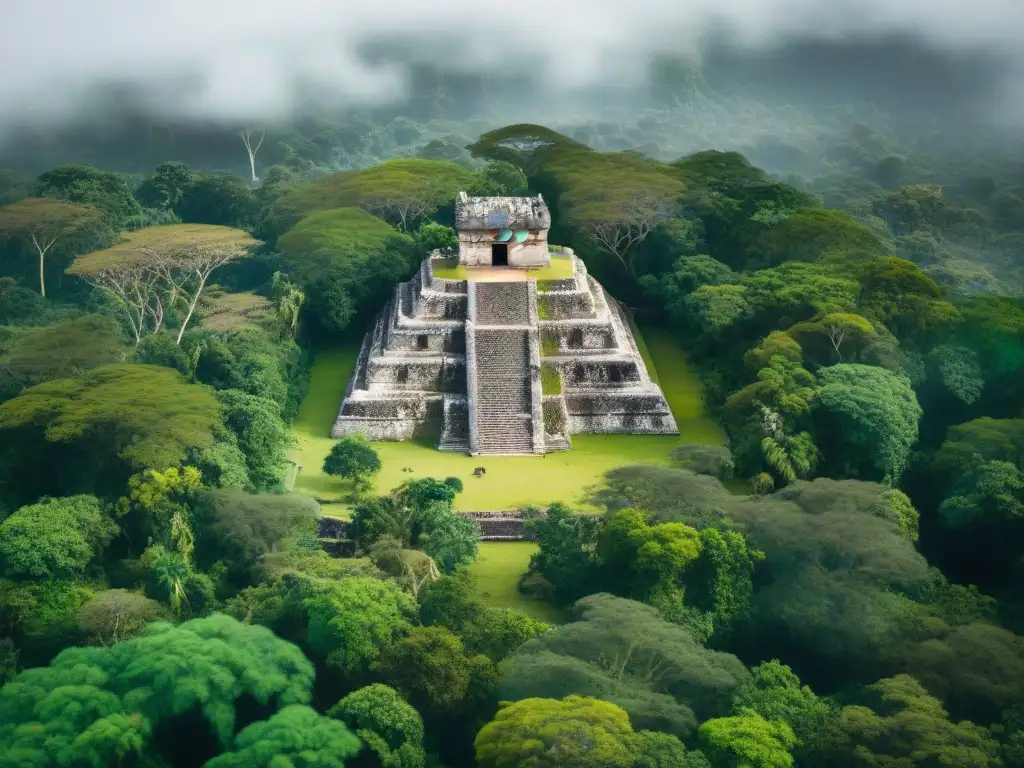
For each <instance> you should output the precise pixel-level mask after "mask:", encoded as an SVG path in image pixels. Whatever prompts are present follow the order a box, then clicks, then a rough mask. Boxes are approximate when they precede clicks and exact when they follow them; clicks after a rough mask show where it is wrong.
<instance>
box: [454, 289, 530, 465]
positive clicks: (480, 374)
mask: <svg viewBox="0 0 1024 768" xmlns="http://www.w3.org/2000/svg"><path fill="white" fill-rule="evenodd" d="M529 288H530V286H529V284H528V283H526V282H516V283H476V282H474V283H471V284H470V289H469V290H470V292H471V293H472V296H471V298H470V301H469V316H470V317H469V322H468V323H467V341H468V342H470V344H469V345H468V346H472V352H471V353H470V354H471V356H472V358H473V361H474V369H475V382H473V383H471V385H470V390H471V391H470V408H469V417H470V450H471V451H472V452H473V453H474V454H497V455H509V454H524V453H540V452H543V446H538V445H535V430H534V408H533V392H532V390H533V385H532V378H533V377H532V373H531V370H530V360H531V350H530V341H531V338H530V337H531V333H532V334H533V335H534V336H536V329H535V328H532V327H531V323H530V320H531V312H530V293H529ZM470 335H471V336H472V339H471V340H470V339H469V338H468V337H469V336H470Z"/></svg>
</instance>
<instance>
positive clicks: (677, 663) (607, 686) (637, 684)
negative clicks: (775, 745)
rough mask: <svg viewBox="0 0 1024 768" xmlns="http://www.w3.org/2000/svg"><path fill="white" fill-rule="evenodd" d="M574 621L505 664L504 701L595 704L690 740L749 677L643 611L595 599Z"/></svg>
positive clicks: (579, 607)
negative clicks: (593, 700)
mask: <svg viewBox="0 0 1024 768" xmlns="http://www.w3.org/2000/svg"><path fill="white" fill-rule="evenodd" d="M575 614H576V616H577V620H576V621H574V622H572V623H570V624H565V625H562V626H560V627H556V628H554V629H552V630H551V631H549V632H547V633H545V634H544V635H541V636H540V637H538V638H536V639H534V640H530V641H529V642H527V643H526V644H524V645H522V646H521V647H520V648H519V649H518V650H516V651H515V652H513V653H512V654H511V655H510V656H508V657H507V658H506V659H505V660H504V661H503V662H502V666H501V669H502V672H503V675H504V683H503V686H502V691H501V698H502V700H517V699H523V698H528V697H530V696H545V697H551V698H561V697H562V696H566V695H569V694H571V693H576V694H579V695H584V696H596V697H600V698H603V699H605V700H607V701H610V702H612V703H614V704H617V705H618V706H620V707H622V708H623V709H625V710H626V711H627V712H628V713H629V717H630V721H631V722H632V723H633V724H634V725H635V726H636V727H637V728H644V729H651V730H658V731H664V732H667V733H672V734H675V735H677V736H679V737H680V738H685V737H686V736H687V735H689V734H690V733H691V732H692V730H693V729H694V727H695V725H696V718H697V717H700V718H705V717H709V716H714V715H716V714H722V713H724V712H725V711H727V709H728V706H729V702H730V700H731V698H732V695H733V693H734V691H735V690H736V688H737V687H738V686H739V685H741V684H742V683H743V682H744V681H745V679H746V677H747V672H746V669H745V668H744V666H743V664H742V663H741V662H740V661H739V659H737V658H736V657H735V656H732V655H731V654H727V653H720V652H716V651H711V650H708V649H706V648H704V647H702V646H701V645H700V644H699V643H698V642H696V641H695V640H694V639H693V637H692V636H691V635H690V633H689V632H688V631H687V630H685V629H684V628H682V627H679V626H677V625H675V624H671V623H669V622H667V621H664V620H662V619H661V617H660V616H659V615H658V612H657V611H656V610H655V609H654V608H651V607H649V606H646V605H643V604H641V603H637V602H633V601H631V600H623V599H622V598H618V597H612V596H611V595H606V594H597V595H590V596H589V597H586V598H584V599H582V600H580V601H579V602H578V603H577V604H576V607H575ZM695 713H696V715H695Z"/></svg>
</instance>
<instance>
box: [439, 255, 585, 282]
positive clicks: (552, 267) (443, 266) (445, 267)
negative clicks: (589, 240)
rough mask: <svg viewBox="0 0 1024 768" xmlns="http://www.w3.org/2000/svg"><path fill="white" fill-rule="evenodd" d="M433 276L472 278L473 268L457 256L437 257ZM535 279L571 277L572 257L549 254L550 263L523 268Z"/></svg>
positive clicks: (442, 278) (449, 278) (441, 277)
mask: <svg viewBox="0 0 1024 768" xmlns="http://www.w3.org/2000/svg"><path fill="white" fill-rule="evenodd" d="M430 266H431V269H432V270H433V272H434V277H436V278H438V279H440V280H472V279H473V270H472V268H470V267H464V266H462V265H461V264H459V259H458V257H453V258H450V259H438V260H436V261H434V262H433V264H431V265H430ZM523 271H524V272H526V274H527V275H529V276H530V277H535V278H537V280H562V279H565V278H567V277H572V274H573V269H572V259H569V258H567V257H565V256H556V255H555V254H552V255H551V263H550V264H549V265H548V266H546V267H530V268H528V269H525V270H523Z"/></svg>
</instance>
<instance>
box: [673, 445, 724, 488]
mask: <svg viewBox="0 0 1024 768" xmlns="http://www.w3.org/2000/svg"><path fill="white" fill-rule="evenodd" d="M672 460H673V461H674V462H676V463H677V464H678V465H679V466H680V467H682V468H683V469H688V470H690V471H691V472H696V473H697V474H699V475H710V476H711V477H717V478H719V479H720V480H730V479H732V473H733V469H734V464H733V460H732V451H730V450H729V449H728V448H727V447H726V446H724V445H695V444H694V445H691V444H683V445H680V446H678V447H677V448H675V449H673V450H672Z"/></svg>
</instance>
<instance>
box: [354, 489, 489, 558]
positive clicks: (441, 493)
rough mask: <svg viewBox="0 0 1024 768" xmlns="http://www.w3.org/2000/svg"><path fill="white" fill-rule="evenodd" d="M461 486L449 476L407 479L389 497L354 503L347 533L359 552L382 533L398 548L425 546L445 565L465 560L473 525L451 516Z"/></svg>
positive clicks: (472, 547) (471, 551)
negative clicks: (349, 533)
mask: <svg viewBox="0 0 1024 768" xmlns="http://www.w3.org/2000/svg"><path fill="white" fill-rule="evenodd" d="M461 490H462V484H461V481H460V480H459V479H458V478H454V477H450V478H447V479H445V480H444V481H441V480H438V479H436V478H433V477H425V478H421V479H419V480H407V481H406V482H404V483H402V484H401V485H400V486H398V487H397V488H395V489H394V490H393V491H392V492H391V494H390V495H389V496H381V497H378V498H375V499H366V500H364V501H362V502H360V503H359V504H358V505H356V508H355V512H354V514H353V516H352V533H351V537H352V539H353V540H354V541H355V542H356V544H357V545H358V546H359V547H360V548H362V549H364V550H366V549H369V547H371V546H372V545H373V543H374V542H376V541H378V540H380V539H382V538H384V537H390V538H393V539H396V540H397V541H398V542H399V543H400V544H401V545H402V546H407V547H408V546H411V547H424V548H429V549H430V551H433V552H435V553H436V554H438V555H439V556H441V557H443V558H444V559H445V560H446V563H447V564H448V565H450V566H451V567H454V566H455V565H456V564H458V563H459V562H463V561H465V560H466V559H467V558H468V559H469V560H472V559H473V557H474V556H475V554H476V539H478V538H479V532H478V529H477V528H476V525H475V524H473V525H470V524H469V523H468V522H464V521H461V520H456V519H454V518H455V517H456V513H455V510H454V506H453V501H454V499H455V495H456V494H457V493H458V492H459V491H461ZM467 520H468V518H467ZM469 522H472V521H469ZM431 534H434V537H433V543H430V540H431Z"/></svg>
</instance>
